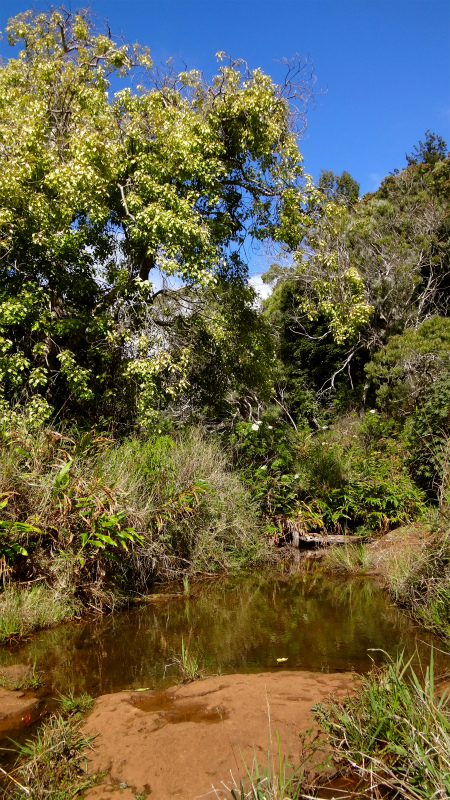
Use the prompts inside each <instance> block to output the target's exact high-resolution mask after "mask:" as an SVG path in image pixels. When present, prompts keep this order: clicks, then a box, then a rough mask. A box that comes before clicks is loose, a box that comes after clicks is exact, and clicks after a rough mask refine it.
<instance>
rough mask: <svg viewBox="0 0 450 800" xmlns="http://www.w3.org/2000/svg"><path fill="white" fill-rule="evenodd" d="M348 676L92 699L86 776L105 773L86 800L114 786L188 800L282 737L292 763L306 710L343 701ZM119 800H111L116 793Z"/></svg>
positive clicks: (228, 778) (209, 684)
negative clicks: (329, 699)
mask: <svg viewBox="0 0 450 800" xmlns="http://www.w3.org/2000/svg"><path fill="white" fill-rule="evenodd" d="M354 684H355V675H354V673H331V674H327V673H314V672H275V673H262V674H257V675H221V676H217V677H213V678H207V679H206V680H204V681H200V682H196V683H191V684H189V685H186V686H174V687H171V688H170V689H167V690H164V691H159V692H155V691H148V692H139V693H138V692H121V693H117V694H109V695H104V696H102V697H99V698H98V699H97V701H96V704H95V707H94V710H93V712H92V713H91V715H90V716H89V718H88V719H87V721H86V724H85V726H84V730H85V732H86V733H88V734H89V735H94V736H97V738H96V740H95V744H94V750H93V752H92V754H91V755H90V756H89V758H90V761H89V770H90V771H91V772H106V777H105V779H104V780H103V782H102V784H101V785H100V786H98V787H95V788H94V789H92V790H90V791H89V792H88V793H87V794H86V800H107V798H110V797H111V792H112V790H113V789H114V788H118V787H120V786H121V787H122V792H124V793H126V792H127V791H129V790H128V789H127V787H130V788H131V789H132V791H133V792H134V793H142V794H145V795H146V796H149V795H150V794H151V796H153V797H155V798H158V800H169V798H172V800H173V798H178V799H179V800H193V798H195V797H199V796H201V795H207V794H209V793H211V797H213V796H214V793H213V789H215V790H216V791H217V792H218V793H219V795H221V796H226V790H225V786H228V787H229V786H232V785H233V779H234V780H236V781H239V779H240V778H241V777H244V776H245V768H244V766H243V759H244V760H245V762H246V763H247V764H248V765H251V763H252V761H253V757H254V753H256V755H257V758H258V762H259V764H260V765H264V764H265V763H266V759H267V747H268V741H269V716H270V731H271V738H272V746H274V747H275V748H276V732H277V731H278V732H279V734H280V740H281V748H282V752H283V753H285V754H286V755H287V756H288V759H289V761H291V762H292V763H294V764H297V765H298V764H299V763H300V762H301V760H302V743H301V739H300V735H301V734H302V733H305V732H306V731H307V730H308V729H309V728H310V727H311V723H312V713H311V708H312V706H313V705H314V704H315V703H318V702H322V701H323V700H324V699H325V698H326V697H329V696H331V697H334V698H339V697H343V696H344V695H346V694H348V693H349V692H350V691H351V690H352V688H353V687H354ZM115 796H117V795H115Z"/></svg>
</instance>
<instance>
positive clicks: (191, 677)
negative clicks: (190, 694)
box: [164, 637, 207, 683]
mask: <svg viewBox="0 0 450 800" xmlns="http://www.w3.org/2000/svg"><path fill="white" fill-rule="evenodd" d="M172 666H175V667H177V669H178V671H179V674H180V683H191V682H192V681H201V680H203V679H204V678H206V677H207V672H206V665H205V663H204V661H202V658H201V655H200V654H199V653H197V652H195V651H192V650H191V644H190V640H189V641H188V643H187V645H185V643H184V639H183V637H182V638H181V653H180V654H179V655H178V656H173V658H172V660H171V661H170V662H169V664H166V667H165V669H164V677H165V675H166V670H167V669H168V668H169V667H172Z"/></svg>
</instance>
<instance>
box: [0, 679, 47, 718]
mask: <svg viewBox="0 0 450 800" xmlns="http://www.w3.org/2000/svg"><path fill="white" fill-rule="evenodd" d="M30 676H31V669H30V668H29V667H27V666H26V665H25V664H14V665H12V666H10V667H3V669H1V670H0V684H2V685H0V733H2V732H3V731H10V730H13V729H18V728H22V727H24V726H26V725H28V724H29V723H30V722H31V721H32V720H34V719H35V718H36V716H37V709H38V706H39V700H38V698H37V697H35V696H34V694H33V692H30V691H28V690H27V682H28V680H29V678H30ZM22 687H23V688H22Z"/></svg>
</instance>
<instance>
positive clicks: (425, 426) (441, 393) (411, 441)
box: [405, 375, 450, 495]
mask: <svg viewBox="0 0 450 800" xmlns="http://www.w3.org/2000/svg"><path fill="white" fill-rule="evenodd" d="M449 439H450V377H449V376H448V375H443V376H441V377H440V378H438V379H437V380H436V381H435V382H434V383H433V384H432V386H430V387H429V388H428V389H427V391H426V392H424V394H423V397H422V399H421V402H420V403H419V405H418V406H417V408H415V410H414V411H413V413H412V414H411V416H410V417H409V419H408V421H407V424H406V426H405V441H406V444H407V447H408V449H409V454H410V455H409V465H410V469H411V472H412V474H413V475H414V477H415V479H416V480H417V481H418V483H420V484H421V485H422V486H423V487H424V488H425V489H426V490H427V491H429V492H431V493H432V494H435V495H439V493H442V491H444V492H445V491H446V488H448V487H447V483H448V477H449V476H448V472H449V456H450V452H449Z"/></svg>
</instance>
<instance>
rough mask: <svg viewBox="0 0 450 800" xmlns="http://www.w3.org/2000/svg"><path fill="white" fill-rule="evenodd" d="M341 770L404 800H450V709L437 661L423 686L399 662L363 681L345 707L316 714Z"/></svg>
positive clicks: (407, 663) (338, 705) (340, 705)
mask: <svg viewBox="0 0 450 800" xmlns="http://www.w3.org/2000/svg"><path fill="white" fill-rule="evenodd" d="M314 711H315V715H316V718H317V720H318V723H319V725H320V726H321V727H322V728H323V729H324V730H325V731H326V732H327V733H328V735H329V737H330V740H331V743H332V745H333V746H334V748H335V751H336V754H337V756H338V757H339V758H340V761H341V766H342V768H343V769H344V770H345V769H347V770H348V771H349V772H351V773H353V774H354V773H355V772H356V773H357V774H359V775H360V776H361V777H362V778H366V779H368V780H369V781H370V786H371V787H372V788H374V787H377V788H378V789H379V790H389V791H390V792H391V793H392V796H393V797H401V798H406V800H423V798H431V797H435V798H440V797H442V798H444V797H449V796H450V708H449V706H448V705H447V697H446V696H445V695H443V696H442V697H441V698H438V697H437V694H436V691H435V681H434V667H433V658H432V657H431V660H430V664H429V666H428V667H427V668H426V671H425V675H424V676H423V679H422V680H421V679H420V678H419V676H418V675H417V674H416V673H415V672H414V670H413V669H412V668H411V661H405V660H404V659H403V657H402V656H400V657H399V658H398V659H397V660H396V661H392V660H391V661H389V662H388V663H387V664H386V665H385V666H383V667H381V668H376V669H374V670H373V671H372V672H371V673H370V674H369V675H367V676H363V678H362V679H361V684H360V687H359V689H358V692H357V693H356V694H355V695H354V696H351V697H348V698H347V699H346V700H345V701H344V702H342V703H334V704H333V705H331V706H329V707H326V706H325V705H323V704H318V705H317V706H315V708H314Z"/></svg>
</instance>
